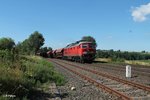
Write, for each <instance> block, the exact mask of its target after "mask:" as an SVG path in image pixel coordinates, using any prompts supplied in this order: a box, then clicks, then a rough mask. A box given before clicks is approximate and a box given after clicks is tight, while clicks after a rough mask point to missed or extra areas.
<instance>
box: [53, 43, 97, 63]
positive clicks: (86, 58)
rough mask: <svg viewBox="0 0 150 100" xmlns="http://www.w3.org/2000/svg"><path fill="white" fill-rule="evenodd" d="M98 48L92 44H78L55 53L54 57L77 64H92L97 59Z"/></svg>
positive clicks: (57, 50)
mask: <svg viewBox="0 0 150 100" xmlns="http://www.w3.org/2000/svg"><path fill="white" fill-rule="evenodd" d="M95 54H96V46H95V45H94V44H93V43H92V42H77V43H73V44H70V45H68V46H66V47H65V48H61V49H56V50H54V51H53V57H55V58H62V59H69V60H73V61H77V62H81V63H83V62H92V61H93V60H94V59H95Z"/></svg>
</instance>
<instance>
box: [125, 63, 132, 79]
mask: <svg viewBox="0 0 150 100" xmlns="http://www.w3.org/2000/svg"><path fill="white" fill-rule="evenodd" d="M126 77H127V78H131V66H130V65H127V66H126Z"/></svg>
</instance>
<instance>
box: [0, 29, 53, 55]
mask: <svg viewBox="0 0 150 100" xmlns="http://www.w3.org/2000/svg"><path fill="white" fill-rule="evenodd" d="M44 41H45V39H44V37H43V35H42V34H41V33H39V32H38V31H35V32H33V33H32V34H31V35H30V36H29V38H27V39H25V40H24V41H23V42H19V43H18V44H15V42H14V40H13V39H12V38H5V37H3V38H0V50H9V51H13V52H16V53H19V54H25V55H35V54H36V53H37V52H47V51H48V50H52V48H51V47H42V46H43V45H44Z"/></svg>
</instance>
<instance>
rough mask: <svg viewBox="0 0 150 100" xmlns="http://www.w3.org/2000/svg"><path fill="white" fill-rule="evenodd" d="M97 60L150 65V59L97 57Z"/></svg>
mask: <svg viewBox="0 0 150 100" xmlns="http://www.w3.org/2000/svg"><path fill="white" fill-rule="evenodd" d="M95 61H99V62H104V63H113V64H132V65H144V66H150V60H124V59H111V58H96V59H95Z"/></svg>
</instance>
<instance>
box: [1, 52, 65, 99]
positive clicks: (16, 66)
mask: <svg viewBox="0 0 150 100" xmlns="http://www.w3.org/2000/svg"><path fill="white" fill-rule="evenodd" d="M12 56H14V54H13V53H11V52H10V51H6V50H5V51H0V58H1V59H2V60H3V61H2V60H1V61H0V63H1V64H0V73H1V75H0V95H3V94H4V95H5V94H12V95H16V97H17V98H20V99H23V98H24V97H28V95H29V93H30V95H31V93H32V91H33V90H35V89H36V88H40V87H41V86H42V84H43V83H46V82H51V81H52V82H55V83H56V84H57V85H62V84H64V78H63V77H62V75H61V74H59V73H57V72H55V71H54V68H53V66H52V65H51V63H50V62H48V61H46V60H44V59H42V58H40V57H36V56H32V57H31V56H22V57H20V59H18V60H17V61H15V60H14V61H11V57H12ZM14 57H15V56H14ZM8 58H9V59H8ZM10 61H11V63H10Z"/></svg>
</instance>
